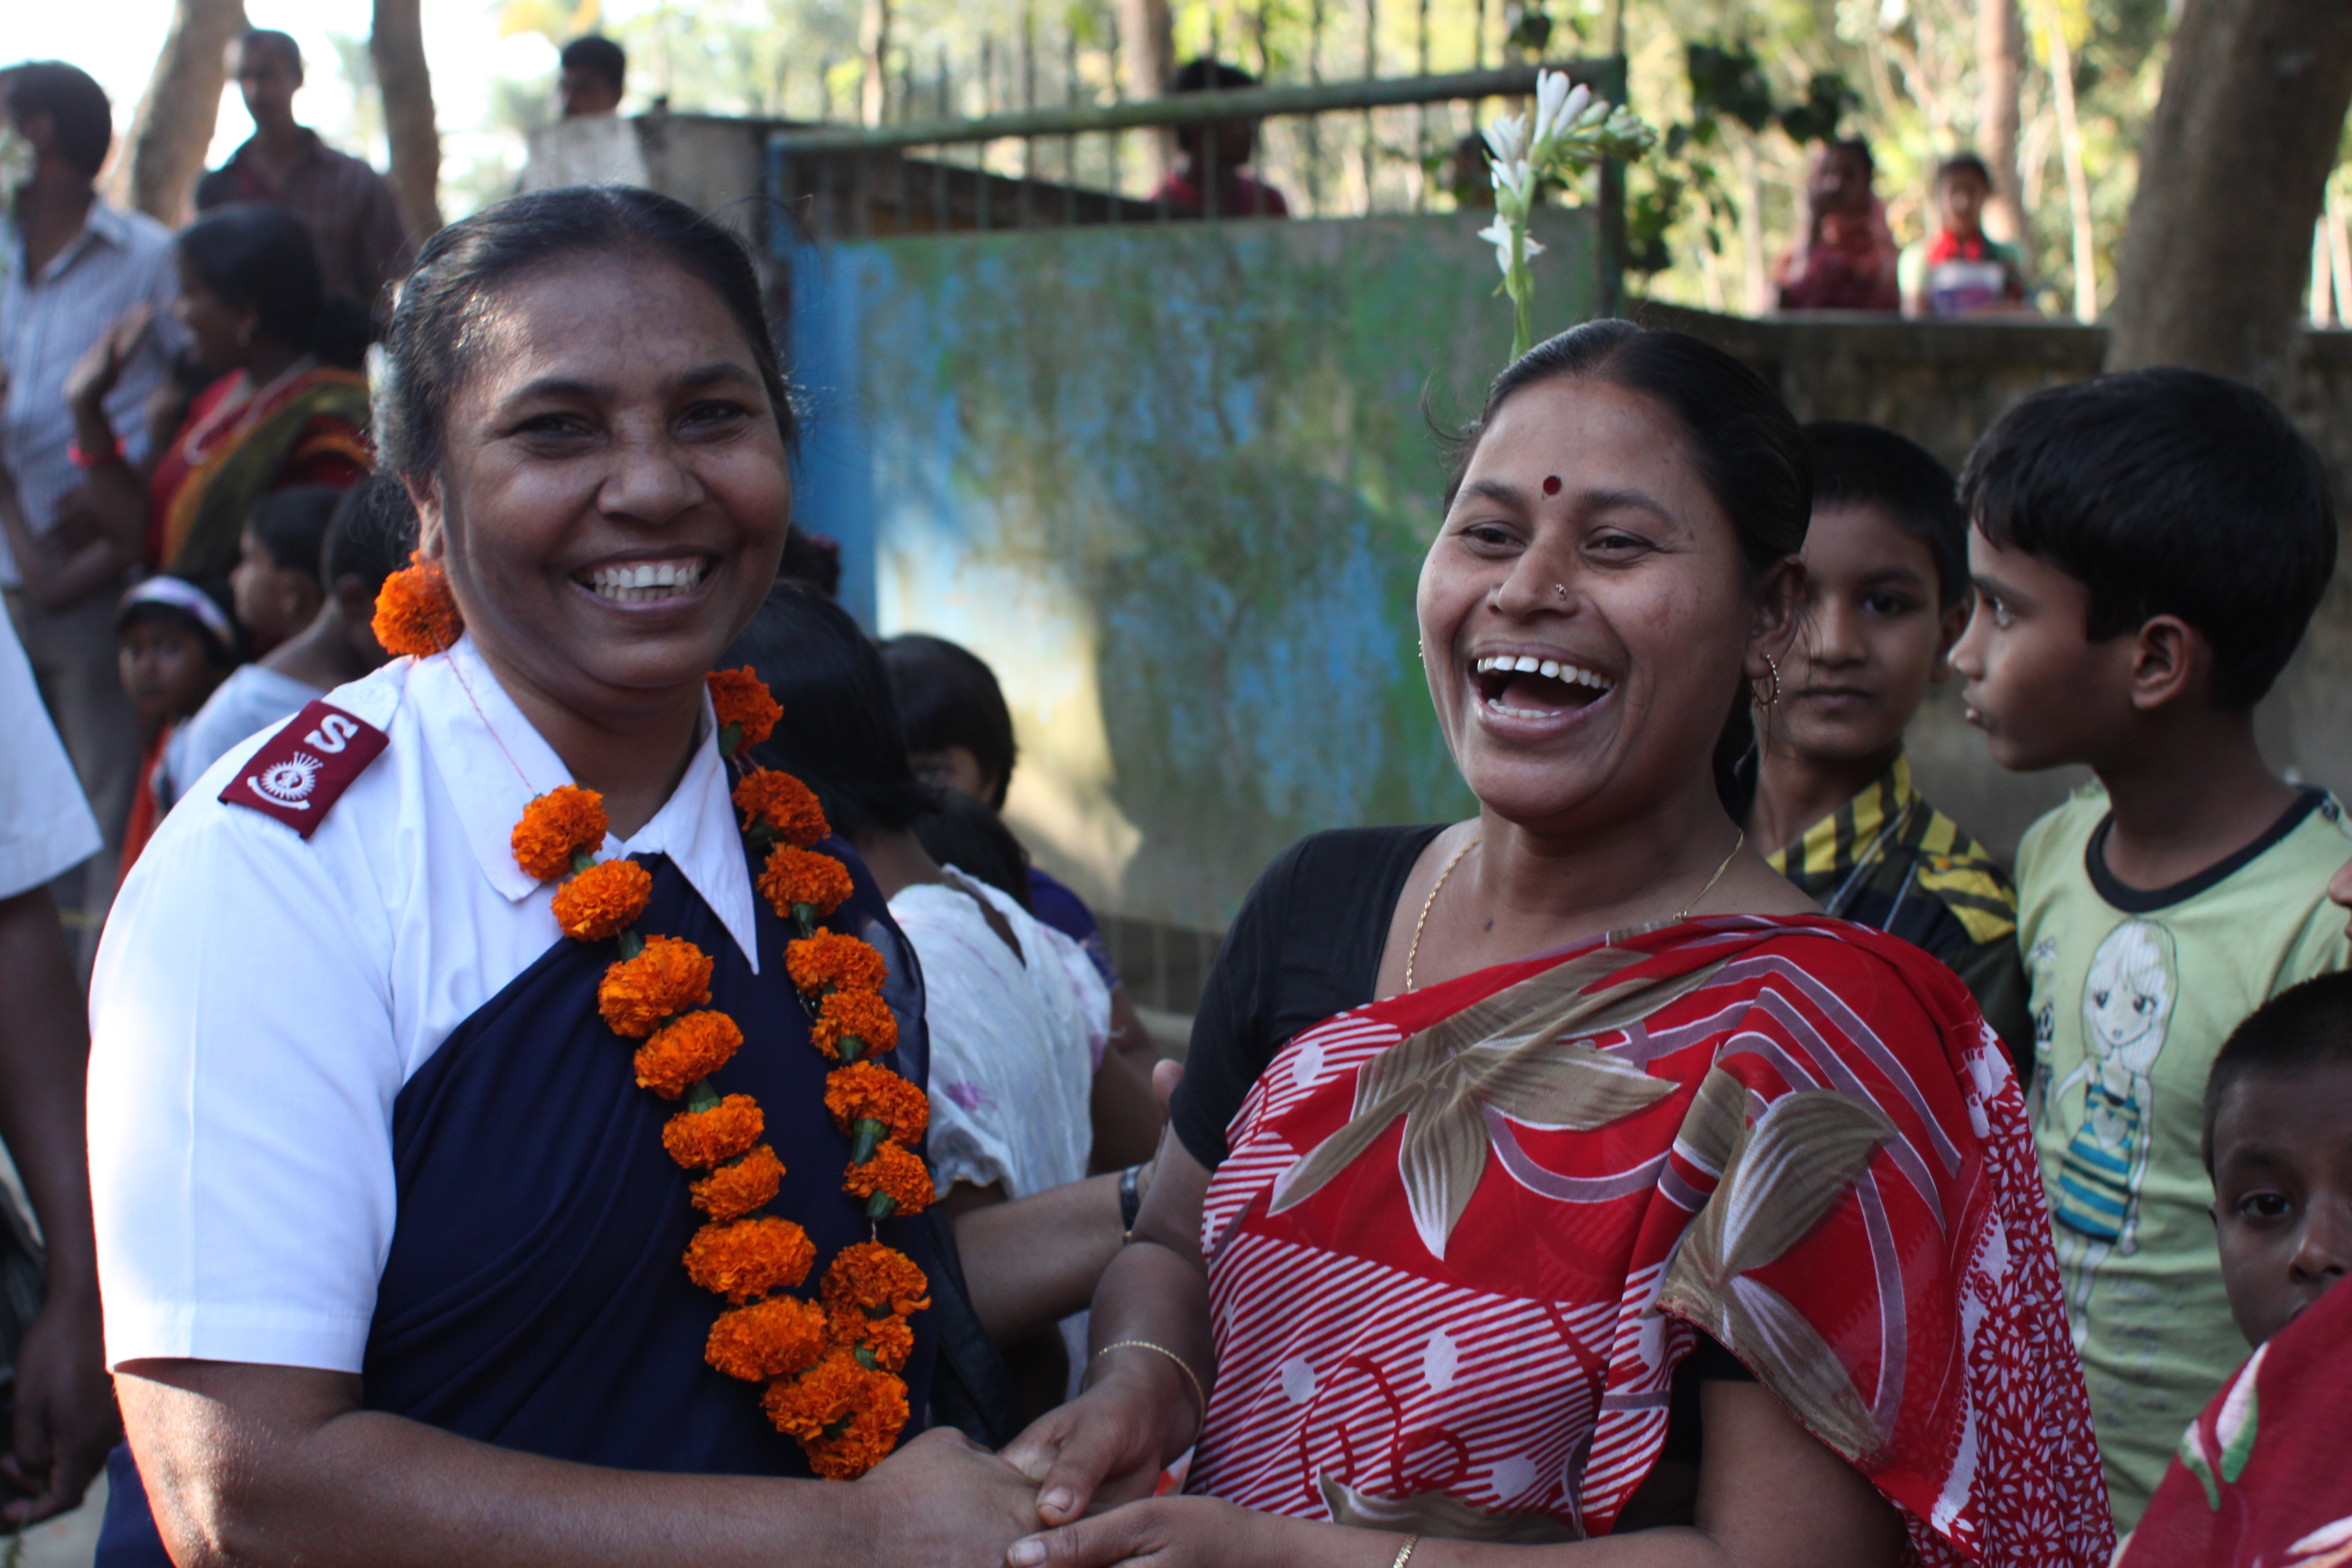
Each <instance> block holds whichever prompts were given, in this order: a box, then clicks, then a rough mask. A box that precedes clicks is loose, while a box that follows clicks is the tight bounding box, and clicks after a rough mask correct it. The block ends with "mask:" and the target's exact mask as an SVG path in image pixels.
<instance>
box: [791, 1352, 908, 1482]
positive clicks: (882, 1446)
mask: <svg viewBox="0 0 2352 1568" xmlns="http://www.w3.org/2000/svg"><path fill="white" fill-rule="evenodd" d="M872 1375H873V1376H874V1378H875V1380H876V1381H875V1382H873V1383H871V1384H867V1385H866V1394H865V1396H864V1399H863V1402H862V1403H861V1404H860V1405H858V1407H857V1408H856V1409H855V1410H853V1411H851V1412H850V1413H849V1421H848V1425H847V1426H844V1427H843V1428H842V1430H841V1431H840V1433H839V1434H838V1435H836V1436H831V1437H819V1438H815V1439H814V1440H812V1441H809V1442H805V1443H803V1444H802V1445H801V1450H802V1452H803V1453H805V1454H806V1455H808V1461H809V1468H811V1469H813V1470H814V1471H815V1472H816V1473H817V1474H818V1475H820V1476H822V1477H824V1479H826V1480H829V1481H854V1480H856V1479H857V1478H858V1477H860V1476H862V1475H864V1474H865V1473H866V1471H868V1470H870V1469H872V1468H874V1467H875V1466H877V1465H878V1464H880V1463H881V1462H882V1461H883V1460H885V1459H887V1458H889V1457H890V1450H891V1449H892V1448H893V1447H896V1446H897V1444H898V1433H899V1432H900V1430H901V1429H903V1428H904V1427H905V1426H906V1425H907V1385H906V1384H905V1383H903V1382H901V1381H900V1380H899V1379H898V1378H896V1377H894V1376H892V1375H890V1374H889V1373H873V1374H872Z"/></svg>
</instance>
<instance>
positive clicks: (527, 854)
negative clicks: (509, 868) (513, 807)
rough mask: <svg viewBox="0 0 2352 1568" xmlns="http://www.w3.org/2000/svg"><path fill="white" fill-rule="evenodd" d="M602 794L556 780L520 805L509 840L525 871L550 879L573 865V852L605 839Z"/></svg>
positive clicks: (516, 861)
mask: <svg viewBox="0 0 2352 1568" xmlns="http://www.w3.org/2000/svg"><path fill="white" fill-rule="evenodd" d="M607 826H610V824H608V823H607V822H606V821H605V819H604V796H603V795H598V794H597V793H596V792H595V791H594V790H593V789H582V788H581V787H580V786H579V785H578V784H559V785H557V786H556V787H555V788H553V789H551V790H549V791H548V792H547V793H546V794H545V795H541V796H540V797H539V798H538V799H537V800H534V801H532V802H531V803H530V805H527V806H525V807H523V810H522V820H521V821H520V822H518V823H516V824H515V826H514V834H513V837H512V838H511V839H510V840H509V842H510V843H512V845H513V846H514V858H515V864H516V865H518V866H520V867H521V868H523V871H524V874H525V875H527V876H530V877H535V878H537V879H539V880H541V881H542V882H551V881H553V880H555V879H556V878H558V877H561V876H563V875H565V874H567V873H568V872H570V871H571V869H572V856H573V855H574V854H577V853H580V852H583V851H587V850H593V849H594V848H595V847H596V846H598V845H599V844H602V843H604V829H605V828H606V827H607Z"/></svg>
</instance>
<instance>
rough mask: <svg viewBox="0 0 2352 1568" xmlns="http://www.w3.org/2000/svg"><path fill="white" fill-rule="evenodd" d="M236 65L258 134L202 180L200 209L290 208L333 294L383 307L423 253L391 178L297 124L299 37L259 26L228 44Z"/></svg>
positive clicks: (230, 59)
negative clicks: (385, 297) (394, 285)
mask: <svg viewBox="0 0 2352 1568" xmlns="http://www.w3.org/2000/svg"><path fill="white" fill-rule="evenodd" d="M228 68H229V74H230V75H231V76H233V77H235V78H236V87H237V91H238V92H240V93H241V94H243V95H244V98H245V111H246V112H247V114H250V115H252V116H253V137H252V139H251V140H250V141H248V142H246V143H245V145H243V146H242V147H239V148H238V149H237V150H236V152H235V153H231V154H230V155H229V160H228V162H227V163H224V164H222V165H221V166H220V167H219V168H217V169H215V170H214V171H213V172H212V173H211V174H206V175H205V177H204V178H203V179H202V180H200V181H198V182H197V183H196V206H197V208H198V209H199V210H204V209H206V208H210V207H216V206H222V205H226V204H228V203H230V202H271V203H274V204H276V205H278V206H281V207H284V208H285V209H286V210H287V211H288V212H289V213H291V214H292V215H293V216H295V217H296V218H297V219H298V220H299V221H300V223H301V225H302V226H303V227H304V228H306V229H309V230H310V242H311V243H312V244H313V245H315V246H316V247H318V251H319V272H320V278H321V279H323V280H324V281H325V283H326V286H327V292H328V293H330V294H348V295H350V296H351V297H352V299H354V300H359V301H360V302H361V303H362V304H363V305H366V306H368V307H369V308H371V309H373V310H380V309H381V308H382V306H383V293H384V289H385V288H386V287H387V286H388V285H390V284H392V283H394V282H396V281H398V280H399V279H400V278H401V277H402V276H403V275H404V273H406V272H407V270H408V264H409V263H410V262H412V261H414V260H415V259H416V241H415V238H414V237H411V236H410V234H409V232H408V221H407V219H405V218H404V217H403V216H401V212H400V200H399V198H398V197H397V196H395V195H394V194H393V189H392V184H391V183H390V182H389V181H387V180H386V179H385V178H384V177H383V175H382V174H377V173H376V172H375V171H374V170H373V169H371V168H369V167H368V165H367V164H366V163H363V162H362V161H361V160H360V159H357V158H354V157H352V156H351V155H350V154H348V153H338V152H336V151H335V150H334V149H333V148H331V147H330V146H328V145H327V144H326V143H325V142H321V141H320V140H319V133H318V132H315V131H312V130H311V129H310V128H309V127H308V126H305V125H298V124H296V123H295V121H294V94H295V93H296V92H297V91H298V90H299V89H300V88H301V86H302V50H301V48H300V47H299V46H298V45H297V44H296V43H295V42H294V40H293V39H292V38H291V37H288V36H287V35H286V34H284V33H280V32H278V31H276V30H275V29H272V28H267V27H256V28H253V29H251V30H250V31H248V32H247V33H245V34H244V35H243V36H242V37H239V38H238V39H237V40H236V42H235V43H233V44H231V45H230V46H229V47H228Z"/></svg>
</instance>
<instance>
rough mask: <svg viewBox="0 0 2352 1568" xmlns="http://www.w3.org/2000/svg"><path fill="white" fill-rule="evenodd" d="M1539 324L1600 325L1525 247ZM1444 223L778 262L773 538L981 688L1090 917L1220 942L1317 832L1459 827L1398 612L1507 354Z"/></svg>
mask: <svg viewBox="0 0 2352 1568" xmlns="http://www.w3.org/2000/svg"><path fill="white" fill-rule="evenodd" d="M1543 216H1544V218H1545V220H1546V222H1545V224H1544V225H1543V226H1541V227H1539V228H1538V233H1539V235H1540V236H1541V237H1543V239H1544V240H1545V242H1546V243H1547V244H1548V245H1549V246H1551V247H1552V248H1551V250H1550V251H1549V253H1548V254H1547V255H1546V256H1544V257H1543V258H1541V259H1540V260H1539V261H1538V263H1537V264H1536V265H1537V268H1538V311H1539V315H1538V319H1539V321H1542V322H1544V323H1547V324H1548V325H1549V327H1550V328H1553V329H1556V328H1558V327H1560V326H1565V325H1567V324H1569V323H1570V322H1572V321H1579V320H1581V319H1583V317H1584V316H1586V315H1587V314H1589V313H1590V311H1591V307H1592V302H1593V300H1595V299H1596V298H1597V289H1596V288H1595V286H1594V281H1593V269H1592V255H1593V248H1592V244H1591V237H1592V233H1591V224H1590V222H1589V219H1588V216H1587V215H1586V214H1583V213H1577V212H1554V213H1547V214H1545V215H1543ZM1480 221H1481V220H1480V219H1479V218H1477V217H1474V216H1470V215H1466V214H1462V215H1454V214H1448V215H1427V216H1403V217H1388V218H1370V219H1353V220H1334V221H1318V222H1299V223H1286V224H1275V223H1220V224H1197V225H1181V226H1142V227H1134V228H1076V229H1052V230H1036V231H1029V232H1021V233H1005V234H996V235H985V236H982V235H963V236H950V237H940V238H916V239H897V240H883V241H870V242H859V243H849V244H839V245H835V246H831V247H825V248H823V249H819V248H816V247H798V248H797V249H795V250H793V252H792V253H791V255H790V257H789V260H790V264H791V266H792V268H793V323H792V339H793V353H794V356H795V361H796V366H795V368H796V374H797V375H798V377H799V379H800V380H801V382H802V384H803V385H804V386H805V387H806V388H807V389H808V393H809V397H810V411H809V412H810V425H809V434H808V437H807V440H806V443H805V446H804V448H803V454H802V459H801V468H800V491H799V500H798V503H797V510H798V515H799V517H800V519H801V521H802V522H803V526H806V527H809V528H813V529H815V530H817V531H824V532H828V533H831V534H833V535H834V536H835V537H836V538H838V539H839V540H841V541H842V543H843V546H844V556H845V567H846V572H845V582H844V585H843V586H844V598H845V602H846V603H847V604H848V605H850V607H851V608H852V609H853V610H854V611H856V612H857V613H858V614H859V616H860V617H861V618H862V619H866V621H867V624H869V625H870V626H874V627H875V628H876V629H877V630H878V631H879V632H881V633H883V634H885V635H888V634H893V633H897V632H902V631H916V630H920V631H929V632H934V633H937V634H939V635H940V636H943V637H952V638H954V639H955V640H957V641H959V642H961V643H963V644H965V645H966V646H968V647H971V648H972V649H973V650H974V651H976V652H978V653H979V654H981V655H982V657H983V658H987V659H988V660H989V661H990V663H991V664H992V665H993V666H994V667H995V668H996V671H997V673H998V676H999V678H1000V679H1002V680H1003V684H1004V687H1005V692H1006V696H1007V699H1008V700H1010V702H1011V703H1012V706H1013V713H1014V720H1015V724H1016V726H1017V728H1018V730H1019V732H1020V739H1021V744H1022V759H1021V763H1020V767H1019V770H1018V773H1016V776H1015V779H1014V783H1013V799H1012V801H1011V803H1010V805H1009V806H1008V815H1009V816H1011V817H1012V819H1013V824H1014V826H1016V827H1017V828H1018V829H1019V830H1020V831H1021V832H1022V834H1023V836H1024V838H1026V839H1027V840H1028V841H1029V843H1030V845H1031V847H1033V849H1034V850H1035V851H1036V853H1037V855H1038V858H1039V859H1040V860H1041V862H1042V863H1044V864H1045V865H1046V866H1047V867H1048V868H1051V869H1054V870H1055V871H1056V872H1057V873H1061V874H1063V875H1065V876H1066V877H1067V878H1068V879H1070V880H1071V881H1072V882H1073V883H1074V884H1075V885H1076V886H1077V887H1078V889H1080V891H1081V892H1083V893H1085V894H1086V895H1087V897H1088V898H1089V899H1091V900H1095V901H1096V902H1097V906H1098V907H1099V908H1102V909H1104V910H1108V911H1113V912H1118V913H1122V914H1127V915H1131V916H1136V917H1140V918H1147V919H1153V920H1160V921H1169V922H1172V923H1176V924H1181V925H1189V926H1195V927H1201V928H1204V929H1210V930H1214V929H1218V928H1221V927H1222V926H1223V925H1224V924H1225V923H1226V922H1227V921H1229V920H1230V919H1231V917H1232V914H1233V912H1234V910H1235V909H1236V908H1237V907H1238V905H1239V903H1240V901H1241V899H1242V897H1243V896H1244V894H1245V893H1246V892H1247V890H1248V889H1249V886H1250V884H1251V882H1252V881H1253V880H1254V879H1255V877H1256V875H1257V873H1258V872H1259V870H1261V869H1262V868H1264V866H1265V863H1266V861H1268V860H1269V859H1271V858H1273V857H1274V856H1275V855H1276V854H1278V853H1279V852H1280V851H1281V850H1282V849H1283V848H1284V847H1286V845H1288V844H1290V843H1291V842H1293V841H1294V840H1295V839H1297V838H1298V837H1301V836H1302V835H1304V834H1307V833H1309V832H1313V831H1315V830H1317V829H1318V828H1323V827H1330V826H1341V825H1346V824H1354V823H1374V822H1406V821H1429V820H1435V819H1437V818H1440V817H1445V816H1454V815H1458V814H1461V813H1463V812H1465V810H1466V809H1467V806H1468V799H1467V795H1466V793H1465V791H1464V790H1463V789H1462V787H1461V784H1460V783H1459V781H1458V779H1457V778H1456V777H1455V775H1454V769H1453V764H1452V763H1451V761H1450V759H1449V758H1448V757H1447V756H1446V754H1445V752H1444V746H1443V744H1442V742H1441V741H1440V739H1439V737H1438V735H1437V733H1436V731H1435V727H1434V725H1433V721H1432V720H1431V718H1430V711H1429V700H1428V694H1427V691H1426V689H1425V688H1424V686H1423V681H1422V675H1421V668H1420V665H1419V664H1418V662H1417V660H1416V658H1415V649H1414V645H1415V632H1414V623H1413V616H1412V595H1413V587H1414V583H1415V580H1416V576H1417V574H1418V573H1419V570H1420V563H1421V557H1422V554H1423V551H1424V550H1425V549H1426V547H1427V543H1428V541H1429V539H1430V537H1431V535H1432V534H1433V532H1434V531H1435V528H1436V525H1437V521H1438V506H1439V500H1440V498H1441V494H1442V491H1443V488H1444V456H1443V454H1442V452H1441V450H1440V447H1439V445H1438V443H1437V442H1436V440H1435V439H1434V438H1433V435H1432V433H1431V430H1430V428H1429V426H1428V423H1427V421H1426V419H1425V417H1424V415H1423V405H1424V398H1425V397H1426V399H1427V401H1428V404H1429V405H1430V406H1431V407H1432V408H1433V410H1434V411H1435V412H1436V413H1437V414H1438V415H1439V416H1440V417H1441V418H1442V419H1447V420H1458V419H1460V418H1462V417H1465V416H1467V415H1468V414H1470V413H1473V412H1475V408H1476V405H1477V402H1478V399H1479V396H1480V395H1481V394H1482V392H1483V390H1484V387H1485V384H1486V381H1487V380H1488V379H1489V378H1490V377H1491V376H1492V375H1493V374H1494V373H1495V372H1496V370H1498V369H1499V368H1500V367H1501V365H1502V363H1503V362H1504V360H1505V358H1506V356H1507V352H1508V348H1509V331H1510V313H1509V308H1508V306H1507V303H1506V302H1505V301H1503V300H1499V299H1496V298H1495V297H1494V289H1495V283H1496V270H1495V266H1494V261H1493V252H1492V250H1491V249H1490V248H1489V247H1487V246H1486V245H1485V244H1484V243H1483V242H1481V241H1479V240H1478V239H1477V238H1476V237H1475V229H1476V228H1477V227H1478V226H1479V223H1480Z"/></svg>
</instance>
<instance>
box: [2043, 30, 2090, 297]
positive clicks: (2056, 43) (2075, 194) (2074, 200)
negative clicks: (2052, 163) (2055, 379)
mask: <svg viewBox="0 0 2352 1568" xmlns="http://www.w3.org/2000/svg"><path fill="white" fill-rule="evenodd" d="M2033 3H2034V9H2035V11H2036V12H2037V13H2039V15H2040V25H2041V27H2042V34H2043V37H2045V38H2046V39H2047V41H2048V43H2049V46H2050V101H2051V102H2052V103H2053V105H2055V106H2056V108H2057V110H2058V155H2059V159H2060V161H2061V162H2062V163H2064V164H2065V166H2066V214H2067V216H2068V218H2069V220H2070V221H2071V223H2072V226H2073V228H2074V317H2075V319H2076V320H2077V321H2097V320H2098V319H2099V271H2098V254H2099V253H2098V245H2097V236H2096V235H2095V233H2094V232H2093V230H2092V227H2091V182H2090V178H2089V176H2088V175H2086V174H2084V172H2083V122H2082V121H2081V119H2080V118H2078V117H2077V116H2076V114H2075V112H2074V50H2073V49H2071V48H2069V47H2067V45H2066V24H2065V19H2064V18H2063V17H2062V16H2059V15H2058V7H2057V6H2056V5H2053V4H2052V3H2051V0H2033Z"/></svg>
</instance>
